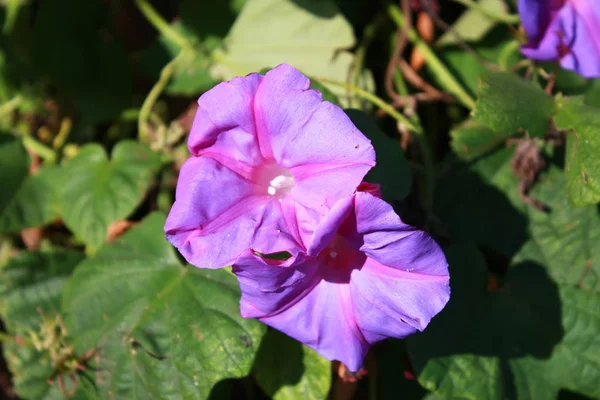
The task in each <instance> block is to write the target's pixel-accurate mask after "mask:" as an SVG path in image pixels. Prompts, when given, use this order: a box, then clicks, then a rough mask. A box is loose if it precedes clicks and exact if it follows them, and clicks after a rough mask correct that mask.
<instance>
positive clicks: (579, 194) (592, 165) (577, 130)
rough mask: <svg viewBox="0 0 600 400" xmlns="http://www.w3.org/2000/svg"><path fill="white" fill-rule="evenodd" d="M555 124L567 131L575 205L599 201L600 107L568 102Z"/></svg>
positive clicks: (569, 188) (568, 167) (569, 178)
mask: <svg viewBox="0 0 600 400" xmlns="http://www.w3.org/2000/svg"><path fill="white" fill-rule="evenodd" d="M555 121H556V126H557V128H559V129H564V130H567V131H568V134H567V156H566V162H565V164H566V165H565V168H566V172H567V194H568V196H569V200H570V201H571V203H572V204H573V205H575V206H585V205H589V204H596V203H598V202H600V157H599V155H600V108H596V107H590V106H584V105H579V104H574V103H572V102H567V103H566V104H565V105H563V106H562V107H560V108H559V110H558V112H557V113H556V117H555Z"/></svg>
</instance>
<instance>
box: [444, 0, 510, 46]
mask: <svg viewBox="0 0 600 400" xmlns="http://www.w3.org/2000/svg"><path fill="white" fill-rule="evenodd" d="M479 6H480V7H481V8H484V9H486V10H488V11H490V12H492V13H494V14H498V15H507V14H508V13H507V8H506V4H505V3H504V1H502V0H481V1H479ZM497 24H498V21H496V20H493V19H491V18H489V17H487V16H486V15H484V14H482V13H481V11H479V10H476V9H472V8H469V9H466V11H465V12H464V13H463V14H462V15H461V16H460V17H459V18H458V19H457V20H456V22H454V24H452V31H453V32H454V33H457V34H458V35H459V37H460V39H462V40H464V41H466V42H476V41H479V40H481V39H483V37H484V36H485V35H486V34H487V33H488V32H489V31H490V30H491V29H492V28H493V27H494V26H496V25H497ZM453 32H450V31H449V32H446V33H444V34H443V35H442V36H441V37H440V38H439V39H438V41H437V42H436V45H437V46H448V45H452V44H457V43H458V42H459V39H458V38H457V37H456V36H455V35H454V34H453Z"/></svg>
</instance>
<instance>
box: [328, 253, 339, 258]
mask: <svg viewBox="0 0 600 400" xmlns="http://www.w3.org/2000/svg"><path fill="white" fill-rule="evenodd" d="M329 256H331V258H336V257H337V252H335V251H332V252H330V253H329Z"/></svg>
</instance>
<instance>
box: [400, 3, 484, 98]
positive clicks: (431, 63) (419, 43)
mask: <svg viewBox="0 0 600 400" xmlns="http://www.w3.org/2000/svg"><path fill="white" fill-rule="evenodd" d="M388 14H389V15H390V18H392V20H393V21H394V23H396V25H397V26H398V28H400V29H402V28H403V27H404V24H405V21H404V14H403V13H402V11H401V10H400V8H399V7H398V6H396V5H395V4H389V5H388ZM406 35H407V37H408V40H410V42H411V43H412V44H414V45H415V46H416V47H417V48H418V49H419V51H420V52H421V54H422V55H423V57H424V58H425V60H426V61H427V63H426V64H427V66H428V67H429V69H430V70H431V72H433V74H434V75H435V76H436V77H437V78H438V80H439V83H440V85H441V86H442V87H443V88H444V90H447V91H448V92H450V93H452V94H453V95H454V96H455V97H456V99H457V100H458V101H459V102H460V103H461V104H462V105H464V106H465V107H467V108H468V109H469V110H472V109H473V108H475V100H474V99H473V98H472V97H471V96H470V95H469V94H468V93H467V91H466V90H465V89H464V88H463V87H462V85H461V84H460V83H458V81H457V80H456V79H455V78H454V76H453V75H452V74H451V73H450V71H448V69H447V68H446V66H445V65H444V64H443V63H442V62H441V61H440V59H439V58H437V56H436V55H435V54H434V52H433V50H431V48H430V47H429V46H428V45H427V43H425V42H424V41H423V40H422V39H421V38H420V37H419V34H418V33H417V32H416V31H415V30H414V29H412V28H410V29H408V30H407V31H406Z"/></svg>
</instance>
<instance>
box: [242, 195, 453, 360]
mask: <svg viewBox="0 0 600 400" xmlns="http://www.w3.org/2000/svg"><path fill="white" fill-rule="evenodd" d="M310 250H311V253H313V254H318V255H317V256H316V257H310V256H308V257H307V256H304V255H302V254H301V255H300V259H298V260H295V261H294V264H293V265H292V266H290V262H291V261H290V260H288V261H286V262H283V263H282V264H281V265H276V264H277V262H275V261H272V260H264V259H262V258H260V257H258V256H256V255H254V254H252V252H247V253H246V254H245V255H244V256H243V257H240V259H239V260H238V262H237V263H236V264H234V266H233V272H234V273H235V274H236V275H237V277H238V280H239V282H240V287H241V290H242V298H241V301H240V305H241V313H242V316H244V317H246V318H259V319H260V320H262V321H263V322H265V323H267V324H268V325H270V326H272V327H274V328H276V329H278V330H280V331H282V332H284V333H286V334H288V335H289V336H291V337H293V338H295V339H297V340H299V341H301V342H302V343H305V344H306V345H308V346H310V347H312V348H313V349H315V350H316V351H317V352H319V353H320V354H321V355H322V356H324V357H326V358H328V359H331V360H334V359H335V360H339V361H341V362H343V363H344V364H346V366H347V367H348V368H349V369H350V370H352V371H357V370H358V369H359V368H360V367H361V365H362V362H363V359H364V356H365V355H366V353H367V351H368V349H369V346H370V345H371V344H373V343H374V342H377V341H379V340H382V339H385V338H387V337H395V338H403V337H405V336H407V335H410V334H412V333H414V332H416V331H421V330H423V329H424V328H425V327H426V326H427V324H428V323H429V321H430V320H431V318H432V317H433V316H435V315H436V314H437V313H438V312H440V310H442V308H443V307H444V306H445V305H446V303H447V302H448V299H449V297H450V287H449V276H448V265H447V262H446V259H445V257H444V254H443V252H442V251H441V249H440V248H439V246H438V245H437V244H436V243H435V242H434V241H433V239H431V238H430V237H429V236H428V235H427V234H426V233H424V232H422V231H419V230H416V229H414V228H412V227H410V226H408V225H406V224H404V223H403V222H402V221H401V220H400V218H399V217H398V216H397V215H396V214H395V213H394V211H393V209H392V207H391V206H390V205H389V204H387V203H386V202H385V201H383V200H381V199H379V198H377V197H375V196H372V195H370V194H368V193H363V192H358V193H356V194H355V195H354V196H350V197H348V198H345V199H342V200H340V201H339V202H338V203H337V204H336V205H335V206H334V207H333V208H332V209H331V212H330V213H329V214H328V215H327V217H326V218H324V219H323V220H321V221H320V223H319V225H318V226H317V228H316V230H315V232H314V237H313V242H312V248H311V249H310Z"/></svg>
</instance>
